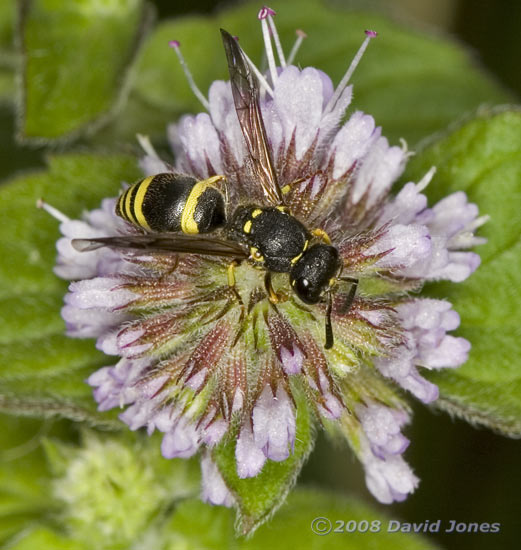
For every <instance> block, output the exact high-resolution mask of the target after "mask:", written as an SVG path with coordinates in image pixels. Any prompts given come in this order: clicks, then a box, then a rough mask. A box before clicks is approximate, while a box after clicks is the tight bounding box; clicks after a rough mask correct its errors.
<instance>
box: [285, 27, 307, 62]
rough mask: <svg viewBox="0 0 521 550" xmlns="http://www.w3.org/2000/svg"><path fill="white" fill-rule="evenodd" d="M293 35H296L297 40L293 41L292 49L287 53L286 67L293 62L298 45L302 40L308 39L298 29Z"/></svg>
mask: <svg viewBox="0 0 521 550" xmlns="http://www.w3.org/2000/svg"><path fill="white" fill-rule="evenodd" d="M295 33H296V35H297V39H296V40H295V44H293V48H291V51H290V52H289V56H288V60H287V64H288V65H291V64H292V63H293V60H294V59H295V56H296V55H297V52H298V51H299V48H300V45H301V44H302V42H303V41H304V38H307V37H308V35H307V34H306V33H305V32H304V31H301V30H300V29H297V30H296V31H295Z"/></svg>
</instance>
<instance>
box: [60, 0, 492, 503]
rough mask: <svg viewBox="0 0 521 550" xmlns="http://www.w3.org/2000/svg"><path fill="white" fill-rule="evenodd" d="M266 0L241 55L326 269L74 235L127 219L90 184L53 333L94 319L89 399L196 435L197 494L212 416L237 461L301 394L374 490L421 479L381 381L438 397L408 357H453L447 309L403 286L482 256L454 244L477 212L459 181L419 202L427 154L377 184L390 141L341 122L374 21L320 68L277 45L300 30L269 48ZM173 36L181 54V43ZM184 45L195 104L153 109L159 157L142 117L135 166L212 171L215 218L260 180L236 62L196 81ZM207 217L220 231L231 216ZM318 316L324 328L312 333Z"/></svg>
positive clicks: (64, 248)
mask: <svg viewBox="0 0 521 550" xmlns="http://www.w3.org/2000/svg"><path fill="white" fill-rule="evenodd" d="M273 15H274V12H273V10H270V9H269V8H263V9H262V10H261V12H260V13H259V19H260V21H261V25H262V30H263V36H264V40H265V45H266V57H267V59H268V73H267V75H262V74H261V73H260V72H259V71H258V70H257V69H256V68H255V67H254V66H253V64H252V63H251V61H250V60H249V58H247V57H246V55H245V54H241V55H244V57H243V58H241V59H242V63H243V64H244V66H245V67H247V73H248V75H249V78H250V83H251V82H254V83H255V85H256V86H257V87H258V88H259V93H258V98H257V101H258V108H259V116H260V117H261V120H262V121H263V126H264V128H265V142H264V145H265V146H266V148H267V149H268V154H269V155H270V156H271V161H272V168H273V171H274V173H275V174H276V178H277V179H278V185H279V189H280V190H281V191H280V192H281V194H283V202H284V206H285V208H286V209H287V212H289V213H290V214H291V216H292V218H294V219H296V220H298V221H299V222H300V223H301V224H302V225H303V226H304V227H305V228H306V229H307V230H308V231H309V234H310V235H311V237H310V241H311V244H310V246H313V245H314V244H317V243H322V244H325V245H327V246H332V247H333V248H334V249H335V250H336V251H337V252H338V257H339V266H338V270H337V271H336V272H335V274H334V276H333V277H332V278H331V280H330V281H329V282H328V286H327V288H326V289H325V290H324V289H321V294H320V299H319V301H318V302H316V303H304V302H303V301H302V300H301V299H299V297H298V296H297V294H296V293H295V292H294V289H293V288H292V285H290V283H289V280H290V278H289V277H288V273H287V272H284V271H281V272H280V273H278V272H270V276H271V280H270V281H269V284H267V283H266V273H267V270H266V269H265V268H262V266H260V267H261V268H260V269H259V265H258V264H257V265H256V264H255V258H254V257H252V256H253V252H252V251H251V250H250V252H251V255H250V258H248V259H247V260H243V261H240V262H235V263H234V265H233V267H230V265H231V263H230V262H231V260H230V258H229V257H228V258H224V257H219V256H217V255H208V254H201V253H193V254H190V253H188V254H177V253H173V252H170V253H166V252H162V253H161V252H158V251H157V250H132V249H129V248H123V249H122V248H118V247H117V246H113V247H101V248H97V249H96V250H92V251H87V252H79V251H77V250H76V249H75V248H74V247H73V246H71V239H78V238H83V239H96V238H99V237H114V236H125V237H126V236H135V235H142V234H143V233H144V230H143V229H142V228H140V227H139V226H138V225H139V224H136V223H134V224H131V223H128V222H127V221H124V220H123V219H122V218H121V217H118V216H117V215H116V213H115V205H116V200H117V199H106V200H105V201H103V203H102V206H101V208H100V209H98V210H94V211H92V212H90V213H88V214H86V216H85V218H84V220H82V221H76V220H75V221H72V220H68V219H63V220H62V224H61V230H62V233H63V235H64V236H63V238H62V239H60V241H59V242H58V251H59V258H58V265H57V267H56V272H57V274H58V275H60V276H62V277H64V278H68V279H74V280H75V281H76V282H73V283H72V284H71V286H70V288H69V293H68V294H67V296H66V298H65V302H66V304H65V306H64V308H63V317H64V319H65V321H66V322H67V330H68V333H69V335H70V336H72V337H94V338H96V339H97V346H98V347H99V349H101V350H103V351H104V352H105V353H107V354H109V355H115V356H118V357H119V360H118V361H117V363H116V364H115V365H114V366H108V367H105V368H102V369H100V370H99V371H97V372H95V373H94V374H93V375H92V376H91V377H90V378H89V384H91V385H92V386H93V387H94V396H95V398H96V400H97V402H98V403H99V408H100V409H101V410H107V409H110V408H113V407H126V408H125V410H124V412H122V414H121V416H120V417H121V419H122V420H123V421H124V422H125V423H127V424H128V425H129V427H130V428H131V429H132V430H135V429H138V428H141V427H146V428H147V430H148V431H149V432H150V433H151V432H153V431H154V430H159V431H160V432H163V433H164V436H163V440H162V447H161V450H162V453H163V455H164V456H165V457H167V458H172V457H184V458H186V457H190V456H192V455H194V454H195V453H197V452H201V454H202V473H203V491H202V496H203V498H204V499H205V500H207V501H209V502H212V503H214V504H224V505H231V504H233V501H234V499H233V496H232V494H230V491H229V489H228V487H227V486H226V484H225V482H224V480H223V478H222V476H221V474H220V472H219V469H218V467H217V465H216V464H215V462H214V461H213V460H212V453H211V451H212V449H213V448H214V447H215V446H216V445H217V444H218V443H219V442H221V441H223V438H225V436H226V437H232V438H235V439H236V445H235V457H236V467H237V473H238V476H239V477H240V478H247V477H253V476H256V475H257V474H259V472H261V470H262V469H263V467H264V465H265V463H266V461H268V460H271V461H284V460H286V459H287V458H288V457H289V456H290V455H291V454H292V452H293V449H294V445H295V437H296V417H297V412H296V402H297V397H299V396H304V398H305V399H306V400H307V403H308V405H309V408H310V409H311V410H312V411H313V414H314V418H315V419H316V422H318V423H320V422H323V423H326V424H328V425H329V424H331V423H334V425H335V426H336V427H337V428H338V429H339V430H340V431H341V432H342V433H343V434H344V436H346V437H347V438H348V441H349V442H350V444H351V446H352V447H353V449H354V451H355V453H356V454H357V456H358V457H359V458H360V460H361V461H362V463H363V465H364V467H365V471H366V479H367V486H368V488H369V490H370V491H371V492H372V493H373V494H374V495H375V497H376V498H377V499H378V500H380V501H381V502H386V503H389V502H392V501H395V500H398V501H399V500H403V499H404V498H406V496H407V495H408V494H409V493H411V492H412V491H413V490H414V489H415V487H416V485H417V482H418V480H417V478H416V477H415V476H414V474H413V473H412V471H411V469H410V468H409V466H408V465H407V464H406V462H405V461H404V459H403V458H402V453H403V452H404V450H405V449H406V447H407V445H408V443H409V441H408V440H407V439H406V437H405V436H404V435H403V434H402V433H401V429H402V427H403V425H405V424H406V423H407V422H408V421H409V411H408V407H407V405H406V404H405V402H404V401H403V399H402V397H401V394H400V393H398V392H397V391H396V390H397V389H399V388H402V389H404V390H405V391H406V392H410V393H412V394H413V395H414V396H415V397H417V398H418V399H420V400H422V401H423V402H425V403H428V402H431V401H433V400H435V399H436V398H437V396H438V390H437V387H436V386H435V385H433V384H432V383H430V382H428V381H427V380H426V379H425V378H423V376H422V370H424V369H439V368H453V367H457V366H458V365H461V364H462V363H463V362H464V361H465V360H466V358H467V354H468V351H469V348H470V345H469V343H468V342H467V341H466V340H464V339H462V338H458V337H454V336H451V335H449V334H447V333H448V332H450V331H452V330H454V329H456V328H457V327H458V325H459V317H458V314H457V313H456V312H455V311H453V310H452V308H451V304H450V303H448V302H446V301H443V300H433V299H425V298H420V297H418V295H417V294H414V295H411V292H412V291H418V290H420V289H421V287H422V285H423V283H424V282H425V281H432V280H439V279H447V280H451V281H454V282H459V281H462V280H463V279H465V278H466V277H468V276H469V275H470V274H471V273H472V272H473V271H474V270H475V269H476V268H477V266H478V265H479V256H477V255H476V254H474V253H473V252H469V251H467V249H468V248H469V247H471V246H473V245H475V244H479V242H480V239H479V238H477V237H474V235H473V231H474V230H475V229H476V228H477V227H478V226H479V225H480V224H481V223H483V222H484V218H478V217H477V214H478V213H477V207H476V206H475V205H473V204H469V203H468V202H467V199H466V196H465V194H464V193H455V194H453V195H451V196H449V197H447V198H445V199H444V200H442V201H440V202H439V203H438V204H436V205H434V206H432V207H429V206H428V205H427V199H426V196H425V195H424V194H423V193H422V191H423V189H424V188H425V187H426V186H427V185H428V183H429V181H430V180H431V178H432V177H433V175H434V170H430V171H429V172H428V173H427V174H426V175H425V177H424V178H423V179H422V180H421V181H420V182H419V183H412V182H411V183H407V184H406V185H404V186H403V187H402V188H401V189H400V190H399V191H398V192H397V193H396V194H392V193H391V187H392V185H393V183H394V182H395V181H396V180H397V179H398V178H399V176H400V175H401V174H402V172H403V169H404V166H405V164H406V161H407V157H408V152H407V149H406V147H405V146H401V147H397V146H391V145H389V143H388V141H387V139H386V138H385V137H383V136H382V135H381V129H380V128H379V127H377V126H376V124H375V121H374V120H373V118H372V117H371V116H370V115H367V114H364V113H362V112H360V111H354V112H353V113H352V114H351V116H350V117H349V118H348V119H347V121H346V122H342V121H343V117H344V115H345V112H346V109H347V108H348V106H349V105H350V102H351V96H352V88H351V86H350V85H348V83H349V79H350V77H351V75H352V73H353V70H354V68H355V67H356V64H357V63H358V62H359V60H360V58H361V56H362V54H363V51H364V50H365V48H366V47H367V44H368V42H369V41H370V40H371V39H372V38H374V37H375V36H376V33H375V32H373V31H366V39H365V41H364V43H363V45H362V47H361V48H360V51H359V53H358V54H357V56H356V57H355V60H354V61H353V63H352V65H351V67H350V68H349V70H348V71H347V73H346V76H345V77H344V79H342V81H341V83H340V84H339V86H338V87H336V88H334V86H333V84H332V82H331V80H330V79H329V77H328V76H327V75H326V74H324V73H323V72H321V71H320V70H318V69H315V68H312V67H306V68H304V69H299V68H297V67H296V66H294V65H292V64H291V62H292V60H293V58H294V56H295V54H296V50H297V49H298V45H300V43H301V41H302V39H303V33H301V32H300V33H298V38H297V42H296V47H295V48H293V50H292V52H291V54H290V55H289V56H288V58H287V59H286V58H285V56H284V53H283V51H282V47H281V44H280V40H279V38H278V35H277V32H276V28H275V25H274V23H273ZM273 44H274V45H275V49H274V48H273ZM170 45H171V47H173V48H174V49H175V51H176V52H177V53H178V55H179V56H180V58H181V59H182V56H181V53H180V45H179V43H178V42H177V41H172V42H171V43H170ZM276 55H277V56H278V58H279V62H278V65H277V63H276ZM182 64H183V66H184V67H185V70H186V72H187V76H188V79H189V82H190V83H191V85H192V87H193V88H194V90H195V91H196V94H197V96H198V97H199V98H200V99H201V102H202V103H203V106H205V108H206V110H207V112H204V113H200V114H198V115H196V116H192V115H187V116H184V117H182V118H181V120H180V121H179V122H178V123H177V124H173V125H171V126H170V128H169V137H170V140H171V144H172V147H173V151H174V154H175V159H176V164H175V167H171V166H170V165H169V164H168V163H166V162H164V161H163V160H161V159H160V158H159V157H158V156H157V154H156V153H155V151H154V149H153V147H152V146H151V144H150V143H149V142H148V140H147V139H146V138H144V137H142V136H141V137H140V142H141V144H142V146H143V148H144V150H145V153H146V154H145V156H144V157H143V158H142V159H141V166H142V168H143V171H144V174H145V176H153V175H155V174H158V173H176V174H179V173H182V174H187V175H189V176H192V177H193V178H195V180H205V179H208V178H211V177H213V176H224V178H225V180H226V188H225V192H226V195H227V205H226V208H227V217H228V220H230V219H233V216H234V212H236V211H237V208H238V207H240V206H243V205H245V204H253V205H256V206H257V207H258V208H259V210H260V211H262V209H263V208H265V207H266V206H267V204H268V202H267V197H266V189H265V187H263V186H262V185H260V184H259V175H258V174H259V166H258V165H257V164H256V163H257V162H258V161H257V159H256V158H255V155H253V154H252V146H251V145H248V143H247V140H246V139H245V138H248V136H247V135H246V134H247V133H248V131H249V130H250V128H249V127H246V126H245V123H244V121H243V120H242V119H241V114H240V112H239V113H238V111H239V109H238V99H237V92H236V91H235V92H234V91H233V89H232V88H233V86H235V87H236V88H237V87H238V80H237V78H238V77H235V80H234V77H233V74H232V86H230V83H229V82H223V81H216V82H214V83H213V84H212V85H211V87H210V90H209V94H208V98H206V97H204V96H203V94H202V93H201V92H200V91H199V90H198V89H197V88H196V87H195V83H194V82H193V79H192V77H191V75H190V73H189V71H188V68H187V67H186V64H185V63H184V60H182ZM232 68H233V67H232ZM235 68H237V67H235ZM240 68H242V69H244V67H240ZM242 76H243V77H244V74H243V75H242ZM242 85H243V84H241V86H242ZM250 99H251V97H250ZM238 114H239V116H238ZM261 138H262V136H261ZM252 139H253V138H252ZM256 151H258V150H257V149H255V150H254V152H256ZM244 231H246V229H245V230H244ZM217 234H218V236H220V237H221V238H225V237H226V236H227V235H229V234H230V233H229V228H227V227H225V228H224V229H221V230H218V231H217ZM308 244H309V243H308ZM306 246H307V245H306ZM317 261H318V260H317ZM232 263H233V262H232ZM313 269H318V268H317V267H316V266H315V267H313ZM342 277H344V278H345V280H343V279H342ZM270 290H271V291H272V294H270ZM329 318H330V320H331V327H332V333H333V335H334V344H333V346H331V347H330V346H326V345H325V343H327V339H325V336H324V326H327V325H325V320H326V319H329ZM326 332H327V331H326Z"/></svg>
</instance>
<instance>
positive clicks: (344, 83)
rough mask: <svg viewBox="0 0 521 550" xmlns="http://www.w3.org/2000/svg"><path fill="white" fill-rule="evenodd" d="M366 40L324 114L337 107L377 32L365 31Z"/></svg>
mask: <svg viewBox="0 0 521 550" xmlns="http://www.w3.org/2000/svg"><path fill="white" fill-rule="evenodd" d="M365 34H366V38H365V40H364V41H363V43H362V45H361V46H360V48H359V49H358V51H357V52H356V55H355V57H354V58H353V61H351V65H349V68H348V69H347V72H346V74H345V75H344V77H343V78H342V80H341V81H340V84H339V85H338V86H337V87H336V90H335V93H334V94H333V97H332V98H331V99H330V100H329V103H328V104H327V106H326V108H325V109H324V113H327V112H328V111H332V110H333V108H334V107H335V105H336V102H337V101H338V99H339V98H340V96H341V95H342V92H343V91H344V90H345V89H346V86H347V84H348V83H349V80H350V78H351V76H352V75H353V73H354V72H355V69H356V67H357V66H358V63H360V60H361V59H362V56H363V55H364V52H365V50H366V48H367V46H368V44H369V41H370V40H371V38H374V37H375V36H376V32H374V31H365Z"/></svg>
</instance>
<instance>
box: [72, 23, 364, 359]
mask: <svg viewBox="0 0 521 550" xmlns="http://www.w3.org/2000/svg"><path fill="white" fill-rule="evenodd" d="M221 35H222V39H223V43H224V49H225V52H226V57H227V62H228V69H229V73H230V83H231V87H232V95H233V101H234V104H235V111H236V113H237V117H238V119H239V124H240V127H241V130H242V133H243V136H244V140H245V144H246V149H247V151H248V154H249V157H250V164H251V169H252V171H253V176H254V177H255V179H256V180H257V181H258V182H259V184H260V185H261V187H262V190H263V195H264V204H245V205H239V206H238V207H237V208H236V209H235V210H234V212H232V213H231V215H230V216H226V205H227V204H226V194H225V193H224V192H223V185H224V186H225V185H226V179H225V177H224V176H222V175H216V176H212V177H210V178H208V179H205V180H202V181H197V180H196V179H195V178H193V177H191V176H187V175H182V174H175V173H164V174H156V175H154V176H150V177H147V178H145V179H143V180H141V181H139V182H137V183H135V184H134V185H132V186H130V187H129V188H128V189H127V190H126V191H125V192H124V193H123V194H122V195H121V196H120V197H119V199H118V202H117V204H116V214H117V215H118V216H120V217H122V218H123V219H125V220H126V221H127V222H129V223H131V224H133V225H134V226H136V227H138V228H141V229H143V230H145V231H146V233H145V234H141V235H130V236H115V237H106V238H97V239H74V240H73V241H72V244H73V246H74V247H75V248H76V249H77V250H80V251H88V250H95V249H97V248H100V247H102V246H108V247H112V248H122V249H134V250H140V249H145V250H148V251H151V252H175V253H192V254H204V255H210V256H220V257H228V258H231V261H230V264H229V267H228V284H229V286H230V287H231V288H232V289H233V290H234V291H235V294H236V296H237V297H238V299H239V301H241V298H240V295H239V294H238V292H237V291H236V290H235V276H234V268H235V267H236V266H237V265H238V264H239V263H240V262H242V261H244V260H247V261H248V262H250V263H251V264H252V265H254V266H255V267H257V268H259V269H262V270H264V271H265V277H264V283H265V288H266V293H267V296H268V299H269V301H270V302H271V303H272V304H276V303H278V302H280V301H283V300H284V299H285V298H286V297H285V295H284V294H283V293H281V294H278V293H277V292H275V290H274V289H273V287H272V283H271V274H272V273H288V275H289V283H290V286H291V288H292V290H293V292H294V293H295V294H296V296H297V297H298V298H299V299H300V300H301V301H302V302H304V303H305V304H317V303H320V302H323V303H324V302H325V303H326V315H325V345H324V347H325V348H326V349H329V348H331V347H332V346H333V343H334V339H333V330H332V326H331V310H332V294H333V292H334V289H335V287H336V285H337V284H338V281H339V280H342V281H347V282H349V283H351V288H350V292H349V294H348V296H347V300H346V303H345V304H344V305H343V310H344V311H345V312H347V311H348V310H349V308H350V307H351V304H352V302H353V300H354V296H355V293H356V289H357V285H358V279H356V278H352V277H341V276H340V275H341V271H342V263H341V261H340V257H339V253H338V250H337V248H336V247H335V246H333V244H332V243H331V240H330V238H329V236H328V235H327V233H326V232H325V231H323V230H322V229H320V228H316V229H312V230H310V229H308V228H307V227H306V226H305V225H304V224H303V223H302V222H301V221H300V220H298V219H297V218H296V217H295V216H293V215H292V214H291V212H290V210H289V208H288V207H287V206H286V205H285V201H284V192H283V189H282V188H281V187H280V185H279V183H278V179H277V173H276V171H275V169H274V163H273V154H272V151H271V148H270V145H269V141H268V139H267V135H266V129H265V126H264V121H263V118H262V114H261V109H260V100H259V84H258V81H257V78H256V76H255V75H254V74H253V72H252V71H251V69H250V67H249V64H248V62H247V60H246V57H245V55H244V53H243V52H242V49H241V48H240V46H239V44H238V43H237V41H236V40H235V39H234V38H233V37H232V36H231V35H230V34H229V33H228V32H226V31H225V30H223V29H221ZM215 231H219V235H218V236H214V235H208V233H212V232H215ZM241 303H242V301H241Z"/></svg>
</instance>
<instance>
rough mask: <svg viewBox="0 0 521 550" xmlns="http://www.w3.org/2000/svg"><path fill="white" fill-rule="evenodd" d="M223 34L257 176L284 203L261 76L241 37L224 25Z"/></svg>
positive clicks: (266, 190) (275, 199)
mask: <svg viewBox="0 0 521 550" xmlns="http://www.w3.org/2000/svg"><path fill="white" fill-rule="evenodd" d="M221 35H222V39H223V43H224V51H225V52H226V58H227V59H228V70H229V72H230V82H231V86H232V94H233V102H234V103H235V110H236V111H237V116H238V118H239V124H240V126H241V130H242V133H243V135H244V139H245V141H246V147H247V149H248V153H249V155H250V158H251V160H252V165H253V170H254V172H255V176H257V177H258V179H259V182H260V184H261V186H262V189H263V190H264V194H265V195H266V199H267V201H268V203H270V204H272V205H274V206H278V205H280V204H284V199H283V196H282V192H281V190H280V187H279V184H278V181H277V174H276V173H275V169H274V167H273V159H272V155H271V150H270V147H269V144H268V139H267V137H266V128H265V127H264V121H263V120H262V114H261V110H260V106H259V86H258V82H257V78H256V77H255V75H254V74H253V72H252V71H251V68H250V67H249V65H248V62H247V61H246V58H245V57H244V54H243V52H242V50H241V48H240V46H239V44H238V43H237V40H235V39H234V38H233V37H232V36H231V35H230V33H228V32H226V31H225V30H223V29H221Z"/></svg>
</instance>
